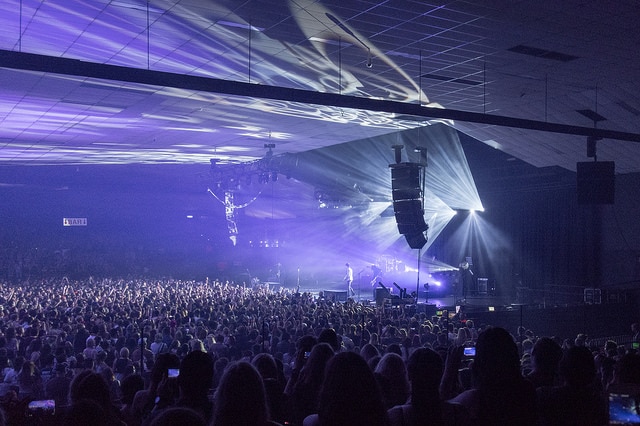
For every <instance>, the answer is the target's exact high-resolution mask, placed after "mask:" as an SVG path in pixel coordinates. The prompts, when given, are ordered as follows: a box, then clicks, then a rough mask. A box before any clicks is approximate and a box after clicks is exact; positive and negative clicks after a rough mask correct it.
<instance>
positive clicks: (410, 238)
mask: <svg viewBox="0 0 640 426" xmlns="http://www.w3.org/2000/svg"><path fill="white" fill-rule="evenodd" d="M389 167H390V168H391V191H392V198H393V212H394V214H395V217H396V224H397V225H398V232H399V233H400V234H402V235H404V237H405V239H406V240H407V243H408V244H409V247H411V248H412V249H421V248H422V247H424V245H425V244H426V243H427V237H426V231H427V230H428V229H429V225H427V223H426V222H425V220H424V209H423V201H422V189H421V188H420V175H421V171H422V166H421V165H420V164H418V163H397V164H392V165H390V166H389Z"/></svg>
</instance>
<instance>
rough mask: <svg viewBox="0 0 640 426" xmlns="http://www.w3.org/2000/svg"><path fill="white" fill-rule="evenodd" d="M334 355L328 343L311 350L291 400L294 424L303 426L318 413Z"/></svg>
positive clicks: (320, 344)
mask: <svg viewBox="0 0 640 426" xmlns="http://www.w3.org/2000/svg"><path fill="white" fill-rule="evenodd" d="M333 355H334V351H333V348H332V347H331V346H330V345H329V344H328V343H318V344H317V345H315V346H314V347H313V349H311V352H310V353H309V357H308V359H307V362H306V363H305V365H304V367H302V370H301V371H300V377H299V378H298V381H297V382H296V385H295V387H294V389H293V392H292V393H291V396H290V398H289V400H290V405H291V423H292V424H294V425H301V424H302V422H303V420H304V418H305V417H307V416H308V415H310V414H313V413H315V412H317V409H318V396H319V395H320V388H321V387H322V382H323V380H324V372H325V369H326V367H327V363H328V362H329V360H330V359H331V357H333Z"/></svg>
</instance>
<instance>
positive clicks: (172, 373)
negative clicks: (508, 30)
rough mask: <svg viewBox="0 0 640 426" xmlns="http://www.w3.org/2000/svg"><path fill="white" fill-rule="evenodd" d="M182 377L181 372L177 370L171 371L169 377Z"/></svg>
mask: <svg viewBox="0 0 640 426" xmlns="http://www.w3.org/2000/svg"><path fill="white" fill-rule="evenodd" d="M179 375H180V370H179V369H177V368H170V369H169V377H178V376H179Z"/></svg>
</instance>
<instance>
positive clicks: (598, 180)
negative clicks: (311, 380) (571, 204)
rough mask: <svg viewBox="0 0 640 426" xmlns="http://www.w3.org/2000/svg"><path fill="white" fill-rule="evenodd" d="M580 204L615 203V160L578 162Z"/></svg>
mask: <svg viewBox="0 0 640 426" xmlns="http://www.w3.org/2000/svg"><path fill="white" fill-rule="evenodd" d="M576 174H577V189H578V191H577V192H578V204H613V203H614V200H615V178H616V176H615V162H613V161H586V162H579V163H577V168H576Z"/></svg>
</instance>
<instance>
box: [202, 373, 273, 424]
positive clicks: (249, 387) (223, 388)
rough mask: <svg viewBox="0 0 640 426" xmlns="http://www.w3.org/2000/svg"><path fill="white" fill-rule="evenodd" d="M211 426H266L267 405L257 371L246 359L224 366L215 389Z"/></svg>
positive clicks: (267, 420) (269, 422)
mask: <svg viewBox="0 0 640 426" xmlns="http://www.w3.org/2000/svg"><path fill="white" fill-rule="evenodd" d="M211 424H212V426H267V425H276V424H277V423H274V422H271V421H270V420H269V406H268V405H267V397H266V393H265V390H264V384H263V382H262V378H261V377H260V373H258V370H256V368H255V367H254V366H253V365H251V364H250V363H248V362H246V361H236V362H232V363H231V364H229V365H228V366H227V368H226V369H225V371H224V374H223V375H222V379H221V380H220V384H219V385H218V388H217V389H216V393H215V396H214V411H213V422H212V423H211Z"/></svg>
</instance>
